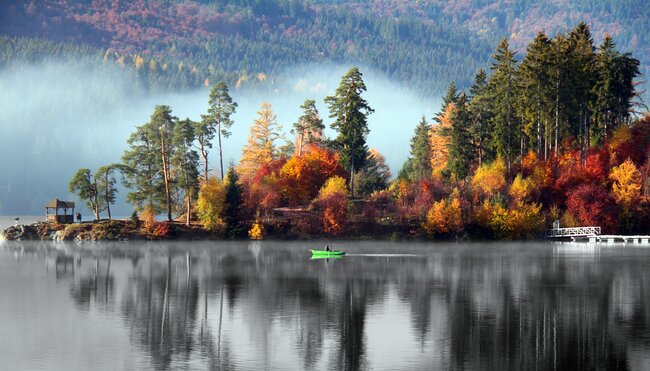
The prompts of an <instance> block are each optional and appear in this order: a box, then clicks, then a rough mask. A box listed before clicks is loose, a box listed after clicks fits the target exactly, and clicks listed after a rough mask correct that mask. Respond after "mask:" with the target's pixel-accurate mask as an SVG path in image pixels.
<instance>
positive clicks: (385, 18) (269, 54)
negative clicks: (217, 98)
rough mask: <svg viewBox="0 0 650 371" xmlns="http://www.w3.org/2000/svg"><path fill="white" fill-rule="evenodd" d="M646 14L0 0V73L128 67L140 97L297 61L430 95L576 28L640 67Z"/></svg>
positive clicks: (592, 8) (229, 1)
mask: <svg viewBox="0 0 650 371" xmlns="http://www.w3.org/2000/svg"><path fill="white" fill-rule="evenodd" d="M649 13H650V10H648V7H647V5H646V3H645V2H644V1H640V0H633V1H625V2H619V1H616V0H605V1H593V0H578V1H568V0H553V1H551V0H543V1H532V0H510V1H505V0H498V1H484V0H475V1H437V0H430V1H427V0H376V1H338V0H320V1H315V2H307V1H301V0H221V1H210V0H199V1H174V0H160V1H147V0H137V1H123V0H83V1H68V0H44V1H24V0H5V1H3V2H1V3H0V34H1V35H4V36H5V37H2V38H0V65H6V64H10V63H22V62H23V61H25V60H28V61H37V60H40V59H43V58H50V57H51V56H52V55H56V56H58V57H67V58H71V59H84V60H88V61H91V62H97V61H103V62H106V61H110V62H114V63H118V64H121V65H124V66H126V67H128V70H129V71H130V72H129V73H131V74H134V76H137V77H138V78H139V79H140V81H141V82H142V83H143V84H144V85H146V86H147V87H149V88H155V89H187V88H192V87H196V86H200V85H204V84H209V83H211V82H213V81H215V80H219V79H225V80H226V81H228V82H230V83H231V84H237V85H238V86H244V85H250V84H269V83H272V82H273V78H274V76H276V74H277V73H278V72H279V71H281V70H284V69H286V68H288V67H291V66H293V65H296V64H305V63H322V62H327V63H346V64H359V65H362V66H370V67H372V68H375V69H377V70H378V71H381V72H383V73H384V74H386V75H387V76H389V77H390V78H393V79H396V80H398V81H401V82H404V83H406V84H409V85H411V86H413V87H414V88H416V89H418V90H420V91H422V92H425V93H427V94H431V93H433V92H435V93H436V94H437V93H439V92H440V91H442V90H443V89H444V87H445V86H446V85H447V84H448V83H449V82H451V81H452V80H455V81H456V82H457V83H458V85H459V86H460V87H466V86H468V85H469V83H470V82H471V79H472V78H473V75H474V73H475V72H476V70H477V69H478V68H479V67H485V66H486V65H487V63H488V61H489V57H490V54H491V53H492V51H493V49H494V47H495V46H496V43H497V41H498V39H499V38H501V37H502V36H508V37H509V38H510V39H511V45H513V46H514V47H515V48H519V50H520V51H523V50H521V49H522V48H524V47H525V45H526V44H527V43H528V42H529V41H530V40H531V39H532V37H534V35H535V34H536V33H537V32H538V31H541V30H545V31H546V32H547V33H548V34H549V35H550V36H553V35H554V34H555V33H556V32H560V31H566V30H567V29H569V28H572V27H574V26H575V25H576V24H577V23H578V22H579V21H581V20H584V21H586V22H587V23H589V24H590V26H591V27H592V32H593V34H594V37H595V43H596V45H598V44H599V43H600V41H601V39H602V37H603V35H604V34H605V33H606V32H607V33H610V34H612V35H613V36H614V38H615V41H616V42H617V43H618V49H619V50H622V51H631V52H633V53H634V56H635V57H636V58H638V59H640V60H641V63H642V71H643V72H644V73H647V72H648V71H649V69H648V66H649V65H650V63H648V62H650V32H649V28H650V26H648V24H649V22H648V21H649V20H650V17H649V15H650V14H649Z"/></svg>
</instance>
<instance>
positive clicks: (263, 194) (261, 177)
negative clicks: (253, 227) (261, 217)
mask: <svg viewBox="0 0 650 371" xmlns="http://www.w3.org/2000/svg"><path fill="white" fill-rule="evenodd" d="M286 162H287V160H286V159H285V158H280V159H277V160H273V161H271V162H270V163H267V164H264V165H262V166H260V168H259V169H258V170H257V172H256V173H255V175H253V177H252V178H251V179H250V180H249V181H247V182H244V194H243V200H244V215H248V216H249V217H252V216H253V215H255V213H256V212H257V211H258V210H259V211H261V212H262V213H263V214H268V213H270V212H271V210H273V209H274V208H276V207H280V206H282V204H283V203H282V195H281V192H280V184H279V180H278V179H279V174H280V169H281V168H282V166H284V164H285V163H286Z"/></svg>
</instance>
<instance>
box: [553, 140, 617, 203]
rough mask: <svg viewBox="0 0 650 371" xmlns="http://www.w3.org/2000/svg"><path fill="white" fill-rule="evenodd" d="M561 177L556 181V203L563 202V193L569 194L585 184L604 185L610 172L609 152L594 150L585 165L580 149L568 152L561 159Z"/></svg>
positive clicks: (559, 168) (559, 170)
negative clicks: (581, 159) (581, 162)
mask: <svg viewBox="0 0 650 371" xmlns="http://www.w3.org/2000/svg"><path fill="white" fill-rule="evenodd" d="M558 173H559V177H558V178H557V180H556V181H555V192H554V195H555V197H554V198H555V200H554V201H555V203H557V204H563V201H564V200H563V198H564V197H563V195H564V196H569V194H571V193H573V191H574V190H575V189H576V188H577V187H580V186H582V185H585V184H596V185H602V184H605V183H606V182H607V175H608V174H609V154H608V152H607V150H606V149H604V148H601V149H599V150H592V151H591V152H590V153H589V154H588V155H587V159H586V161H585V164H584V165H581V164H580V153H579V152H578V151H571V152H566V153H565V154H564V155H562V156H561V157H560V159H559V166H558Z"/></svg>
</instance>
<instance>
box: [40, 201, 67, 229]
mask: <svg viewBox="0 0 650 371" xmlns="http://www.w3.org/2000/svg"><path fill="white" fill-rule="evenodd" d="M52 210H53V211H54V212H53V213H51V211H52ZM59 210H63V214H59ZM68 210H70V214H68ZM45 221H46V222H53V223H62V224H64V223H73V222H74V202H72V201H61V200H59V199H58V198H55V199H54V200H52V201H50V202H48V203H47V205H45Z"/></svg>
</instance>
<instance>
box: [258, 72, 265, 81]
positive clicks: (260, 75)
mask: <svg viewBox="0 0 650 371" xmlns="http://www.w3.org/2000/svg"><path fill="white" fill-rule="evenodd" d="M257 79H258V80H259V81H265V80H266V74H265V73H264V72H260V73H258V74H257Z"/></svg>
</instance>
